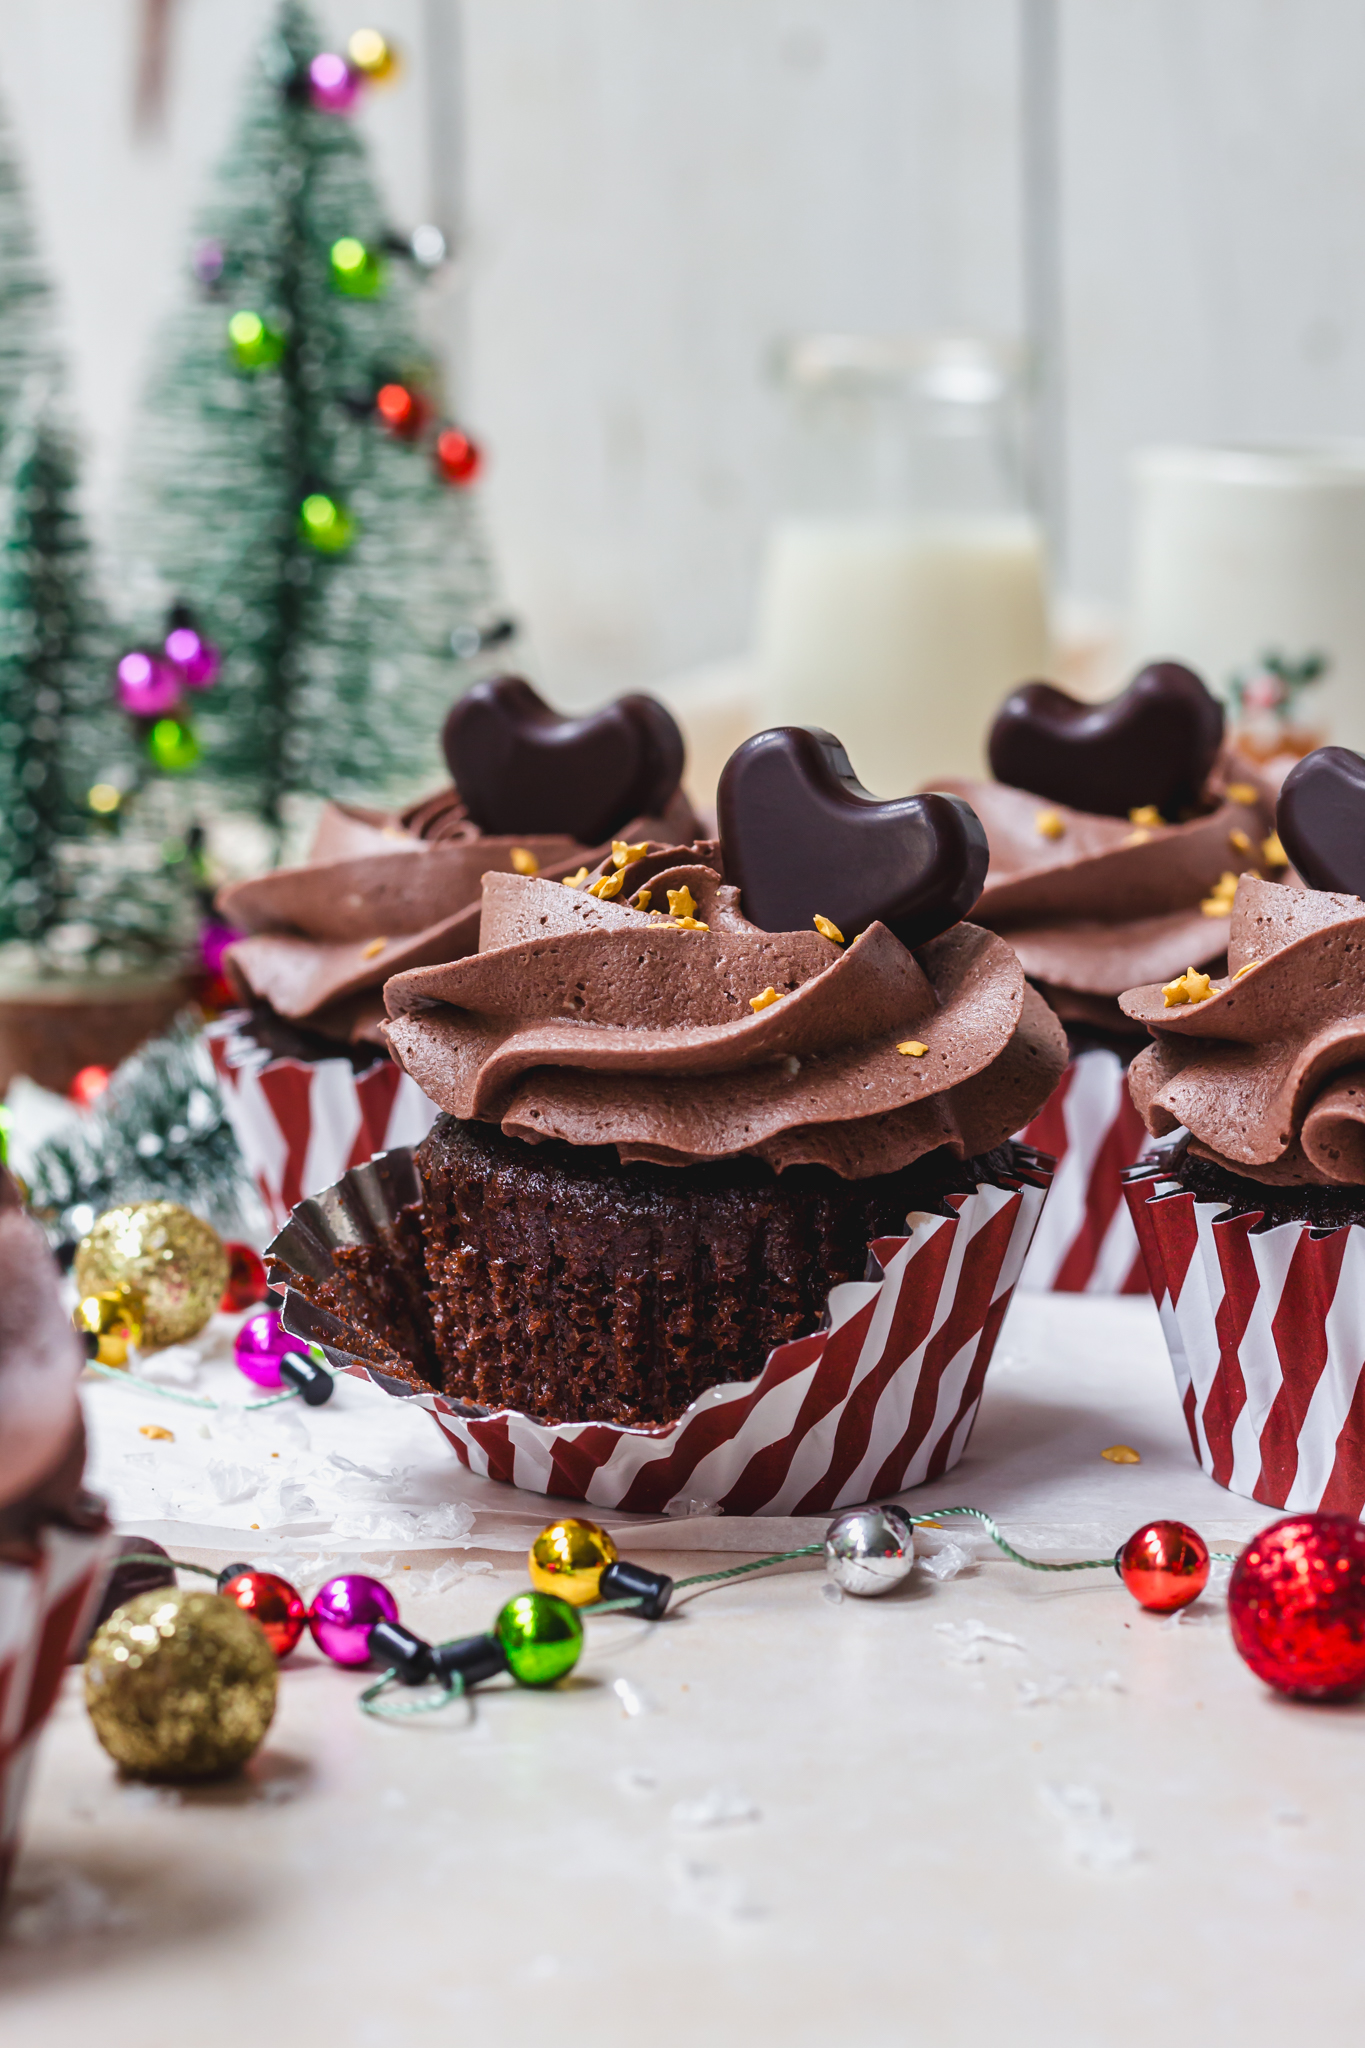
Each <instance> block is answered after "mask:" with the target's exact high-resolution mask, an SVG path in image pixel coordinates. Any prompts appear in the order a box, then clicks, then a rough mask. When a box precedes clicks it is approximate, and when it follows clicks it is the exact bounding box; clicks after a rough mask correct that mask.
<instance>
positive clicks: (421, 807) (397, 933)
mask: <svg viewBox="0 0 1365 2048" xmlns="http://www.w3.org/2000/svg"><path fill="white" fill-rule="evenodd" d="M622 705H624V706H626V707H628V708H627V711H626V712H625V713H623V712H622ZM641 705H645V706H646V707H647V709H646V710H645V711H643V712H641V711H640V710H639V709H638V707H639V706H641ZM632 706H634V707H636V709H635V710H634V711H631V710H630V709H629V707H632ZM490 724H491V726H492V727H493V728H494V731H495V734H496V735H497V736H501V737H503V738H506V737H507V734H508V731H509V729H510V732H511V736H512V739H513V741H515V739H516V737H517V736H518V734H519V732H520V731H521V730H522V729H523V728H524V729H525V730H526V731H528V732H529V733H530V734H531V735H532V740H531V744H530V748H529V752H530V754H531V761H532V766H531V767H530V768H528V765H527V760H526V758H525V755H526V753H527V751H528V749H523V750H522V753H521V754H518V753H517V750H516V747H515V745H514V744H513V745H512V746H510V747H504V749H503V752H504V755H506V756H508V757H509V758H508V759H507V760H506V761H505V762H504V764H503V765H504V766H506V767H507V768H508V770H509V773H508V775H507V778H506V779H507V780H508V782H509V783H510V789H509V790H508V791H507V793H506V795H505V797H504V799H503V801H502V803H501V806H500V808H501V811H502V812H503V813H506V814H507V815H509V816H510V817H511V818H512V819H513V820H514V821H515V822H514V823H513V824H512V826H511V827H510V829H508V830H506V831H502V830H497V829H488V827H489V826H490V825H492V826H496V825H497V824H498V823H499V817H498V816H497V815H494V812H495V811H496V810H497V808H498V807H496V806H493V807H490V806H488V805H487V804H485V805H484V806H482V807H480V809H479V816H478V817H476V816H475V815H474V813H473V812H472V811H471V809H470V807H469V804H468V802H467V801H466V799H465V798H464V796H463V795H462V794H461V792H460V790H459V789H458V788H457V787H456V786H455V785H453V784H452V785H451V786H450V787H449V788H447V789H444V790H440V791H438V792H437V793H436V794H435V795H434V796H432V797H428V798H426V799H424V800H423V801H422V802H420V803H418V804H415V805H413V806H412V807H411V808H410V809H408V810H406V811H403V812H399V813H395V814H389V813H385V812H382V811H367V810H364V809H361V808H357V807H353V806H347V805H340V804H329V805H327V806H326V808H325V809H324V811H323V813H322V817H321V820H320V822H319V826H318V830H317V834H316V837H315V839H314V842H313V846H312V849H311V851H310V853H309V856H308V859H307V860H306V861H305V862H304V863H303V864H302V865H301V866H298V867H292V868H278V869H276V870H275V871H274V872H273V873H271V874H268V875H262V876H258V877H256V878H255V879H253V880H250V881H245V882H238V883H234V884H232V885H231V886H230V887H228V888H226V889H224V890H222V891H221V892H220V895H219V898H218V909H219V911H220V913H221V915H222V916H223V917H224V918H225V919H226V920H227V921H228V922H229V923H230V924H232V925H234V926H236V927H237V928H238V929H240V930H242V931H244V932H245V934H246V936H245V937H243V938H241V939H239V940H238V941H237V942H236V943H235V944H234V945H232V946H230V947H229V948H228V950H227V952H226V954H225V955H224V972H225V974H226V976H227V978H228V980H229V982H230V983H231V985H232V986H233V988H234V989H235V990H236V992H237V994H238V995H239V997H240V998H241V1001H242V1004H243V1010H242V1012H241V1013H240V1014H235V1015H234V1016H232V1017H231V1018H230V1019H229V1020H227V1021H226V1023H224V1024H223V1025H220V1026H217V1027H214V1029H213V1030H212V1031H211V1033H210V1049H211V1051H212V1052H213V1056H214V1061H215V1064H216V1066H217V1068H218V1071H219V1074H220V1077H221V1078H222V1080H223V1082H224V1085H225V1090H226V1097H227V1103H228V1109H229V1112H230V1114H231V1115H232V1118H233V1123H234V1128H235V1129H236V1133H237V1138H238V1142H239V1144H240V1145H241V1147H242V1150H243V1152H244V1154H245V1156H246V1159H247V1163H248V1166H249V1167H250V1169H251V1171H252V1173H253V1175H254V1177H255V1178H256V1181H257V1184H258V1186H259V1187H260V1190H261V1193H262V1196H263V1199H264V1200H265V1202H266V1205H267V1207H268V1209H269V1210H270V1212H271V1214H272V1215H273V1217H274V1218H275V1220H276V1221H277V1222H282V1221H283V1219H284V1217H285V1216H286V1215H287V1214H288V1212H289V1210H290V1209H291V1208H292V1207H293V1205H294V1203H295V1202H296V1201H298V1199H299V1198H300V1195H301V1194H304V1193H306V1192H308V1191H309V1186H310V1185H311V1186H321V1185H325V1183H326V1181H327V1180H328V1179H331V1178H334V1177H335V1174H336V1173H337V1172H340V1171H341V1170H342V1169H343V1168H344V1167H345V1166H346V1165H348V1164H349V1163H351V1161H352V1159H353V1158H368V1157H369V1156H370V1154H371V1153H372V1152H375V1151H378V1150H381V1149H383V1148H384V1147H385V1146H386V1145H392V1144H398V1143H403V1142H407V1141H409V1140H412V1139H415V1138H417V1137H420V1136H421V1134H422V1132H423V1131H424V1130H425V1129H426V1128H427V1126H428V1124H429V1123H430V1119H431V1116H432V1115H433V1114H434V1111H432V1110H431V1109H430V1107H429V1105H425V1104H424V1102H423V1099H422V1098H421V1096H420V1094H419V1093H418V1092H417V1091H416V1090H415V1089H413V1088H411V1087H409V1086H407V1085H405V1083H404V1080H403V1077H402V1076H401V1074H399V1073H398V1072H397V1070H396V1069H394V1068H393V1067H392V1065H391V1063H390V1060H389V1056H388V1051H387V1048H386V1046H385V1044H384V1042H383V1037H382V1033H381V1031H380V1028H379V1027H380V1025H381V1023H382V1021H383V1017H384V1004H383V996H382V989H383V984H384V982H385V981H386V980H387V979H388V978H389V976H391V975H393V974H395V973H397V972H399V971H401V970H403V969H406V968H412V967H418V966H422V965H424V964H426V963H429V962H437V961H443V960H453V959H458V958H460V957H461V956H462V955H463V954H466V953H469V952H472V951H473V949H474V947H475V945H476V944H477V941H478V925H479V891H480V883H481V880H482V877H483V875H484V874H485V873H488V872H505V873H522V874H529V875H535V874H545V875H547V876H549V877H551V878H552V879H553V878H556V877H559V876H562V875H568V874H570V873H573V872H575V871H581V872H583V873H584V874H586V873H587V871H588V868H589V867H590V866H591V865H592V864H593V863H595V862H596V861H597V860H599V859H600V858H601V856H602V855H603V854H604V853H606V852H607V851H608V846H607V844H605V843H603V840H602V838H601V837H598V838H596V839H592V840H584V839H580V838H578V837H575V836H574V834H573V833H572V832H571V831H566V830H561V829H558V828H559V825H560V823H561V821H567V822H568V823H570V824H573V823H580V824H585V825H586V826H589V827H592V828H594V829H596V828H597V827H599V826H600V825H601V824H602V821H603V820H604V819H605V820H607V831H606V837H607V839H610V837H611V836H613V835H614V833H615V831H616V828H617V827H618V826H619V828H620V829H621V831H622V832H623V833H624V834H625V836H626V837H627V838H628V839H633V840H636V841H638V840H639V839H640V838H641V837H642V836H643V837H650V836H658V835H660V834H662V835H664V836H666V837H669V838H672V837H675V836H677V834H678V833H679V832H681V833H683V834H684V835H687V834H690V833H691V832H692V831H694V830H695V829H696V821H695V819H694V818H693V816H692V812H691V809H690V807H689V805H688V803H687V800H686V798H685V797H684V796H683V795H682V793H681V791H680V789H679V788H678V776H679V774H680V772H681V768H682V741H681V738H680V736H679V735H678V734H677V729H676V727H675V726H674V725H673V723H672V720H671V719H670V718H669V716H668V713H667V712H666V711H664V710H663V708H662V706H659V705H654V704H652V703H650V701H649V700H646V699H623V700H621V701H620V703H618V704H617V705H615V706H611V707H609V708H608V710H607V711H605V712H602V713H599V714H598V715H597V717H596V718H595V719H588V720H577V721H573V720H567V719H557V718H556V717H555V716H554V714H553V713H552V712H550V711H548V709H547V707H546V706H544V705H543V704H542V703H541V701H540V699H539V698H538V697H536V695H535V693H534V691H532V690H531V689H530V687H529V685H528V684H525V683H523V682H520V681H519V680H518V679H516V678H514V677H502V678H500V679H499V680H498V681H496V682H492V683H485V684H480V685H478V686H476V688H475V689H474V690H472V691H470V692H469V694H468V695H467V696H466V697H464V698H462V699H461V700H460V702H459V704H457V705H456V707H455V709H454V710H453V711H452V713H451V716H450V719H449V720H448V721H447V729H446V751H447V755H448V757H449V760H450V765H451V766H452V767H455V766H457V765H458V764H460V763H461V762H462V761H463V759H464V757H465V754H466V751H467V736H468V733H469V732H470V731H471V730H472V731H473V733H474V736H475V739H476V741H477V740H478V739H479V737H480V736H483V737H484V738H485V740H486V738H487V728H488V727H489V726H490ZM640 728H643V729H644V733H645V737H644V740H643V741H642V742H641V743H640V744H639V745H638V746H637V747H636V748H635V750H634V752H632V751H631V749H630V746H629V744H627V745H626V746H625V748H624V750H623V749H622V747H621V746H620V745H619V744H618V745H617V746H616V748H615V750H614V751H613V749H612V746H611V742H612V740H613V739H615V740H617V741H619V740H620V737H621V732H622V730H623V729H624V732H625V736H626V740H627V742H629V741H630V740H631V739H632V738H634V737H635V735H636V733H637V730H638V729H640ZM585 733H586V735H587V741H586V744H587V745H588V750H589V753H590V752H591V743H592V742H593V741H594V739H596V740H598V741H601V742H603V743H604V748H603V750H604V760H603V762H602V764H601V772H600V774H598V775H596V776H594V774H593V772H592V763H591V760H590V759H589V760H588V761H587V763H586V765H585V764H584V763H583V762H581V761H579V762H576V763H575V766H576V767H577V768H578V770H579V773H578V776H577V783H576V787H577V791H578V803H577V808H576V809H575V807H574V806H573V805H572V804H570V805H568V806H567V807H566V806H565V804H564V802H563V800H562V794H561V793H560V792H559V791H558V790H557V789H556V788H555V787H554V786H551V787H549V788H545V787H538V786H537V784H536V778H535V775H534V772H533V767H534V761H535V758H536V756H535V753H534V747H535V742H536V740H537V739H538V740H539V742H540V752H541V754H545V753H549V754H554V753H555V749H556V748H559V749H560V750H562V749H563V748H564V746H565V744H566V742H570V743H574V744H576V745H577V746H578V748H579V749H580V750H581V749H582V748H583V746H584V745H585V740H584V735H585ZM673 742H676V744H673ZM557 758H558V757H557V756H556V764H557ZM482 765H483V764H482V762H478V761H476V763H475V766H476V769H477V768H480V767H482ZM484 779H485V780H486V781H487V780H491V778H488V777H485V778H484ZM549 779H550V781H551V783H552V785H553V784H554V782H555V781H557V780H560V779H562V778H561V777H551V778H549ZM642 798H643V799H645V800H646V801H652V802H654V803H656V804H657V807H658V811H659V815H658V816H657V817H651V816H645V815H641V814H639V813H638V812H637V810H636V809H635V808H634V805H635V804H637V803H638V802H639V801H640V800H641V799H642ZM528 799H529V801H528ZM537 812H539V817H540V819H541V820H543V821H544V829H541V828H540V826H539V824H538V818H537ZM315 1098H316V1099H315Z"/></svg>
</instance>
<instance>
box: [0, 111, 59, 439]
mask: <svg viewBox="0 0 1365 2048" xmlns="http://www.w3.org/2000/svg"><path fill="white" fill-rule="evenodd" d="M51 323H52V294H51V291H50V289H49V287H48V282H47V279H46V277H45V276H44V275H43V272H42V270H41V268H40V267H39V263H38V253H37V247H36V245H35V242H34V237H33V226H32V222H31V221H30V219H29V211H28V201H27V197H26V195H25V192H24V186H23V180H22V178H21V177H20V175H19V169H18V166H17V164H16V163H15V160H14V156H13V153H12V150H11V138H10V130H9V124H8V122H7V121H6V120H5V118H4V116H3V114H0V438H3V436H4V435H5V434H6V433H7V432H8V430H9V427H10V424H11V422H12V421H13V420H14V418H15V415H16V413H17V412H18V410H19V404H20V400H21V398H22V397H23V395H24V392H25V389H26V387H27V386H28V385H29V383H30V381H31V380H32V379H33V378H34V377H35V376H38V377H40V378H47V377H49V376H50V375H51V373H52V367H53V358H52V344H51Z"/></svg>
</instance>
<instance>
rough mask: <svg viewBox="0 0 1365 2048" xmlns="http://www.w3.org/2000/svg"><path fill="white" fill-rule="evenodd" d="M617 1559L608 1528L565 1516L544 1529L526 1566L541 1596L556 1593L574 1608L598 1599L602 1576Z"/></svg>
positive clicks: (532, 1582)
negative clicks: (600, 1527) (601, 1527)
mask: <svg viewBox="0 0 1365 2048" xmlns="http://www.w3.org/2000/svg"><path fill="white" fill-rule="evenodd" d="M616 1559H617V1550H616V1545H615V1544H614V1543H613V1542H612V1540H611V1538H610V1536H608V1534H607V1532H606V1530H605V1529H599V1528H598V1526H597V1524H596V1522H583V1521H580V1520H579V1518H578V1516H577V1515H565V1516H563V1517H562V1519H561V1520H559V1521H558V1522H551V1524H550V1526H549V1528H548V1529H542V1530H541V1532H540V1534H539V1536H537V1538H536V1540H535V1542H534V1543H533V1544H532V1545H531V1550H530V1554H529V1556H528V1557H527V1560H526V1565H527V1569H528V1571H529V1572H530V1575H531V1584H532V1585H533V1586H534V1587H535V1589H536V1591H537V1592H538V1593H557V1594H558V1595H559V1597H560V1599H561V1600H567V1601H568V1602H569V1603H570V1605H571V1606H574V1607H586V1606H587V1605H588V1604H589V1602H590V1601H593V1600H595V1599H596V1598H597V1592H598V1586H599V1584H600V1582H601V1578H602V1574H603V1572H604V1571H605V1570H606V1568H607V1566H608V1565H609V1564H615V1563H616Z"/></svg>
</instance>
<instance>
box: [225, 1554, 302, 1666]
mask: <svg viewBox="0 0 1365 2048" xmlns="http://www.w3.org/2000/svg"><path fill="white" fill-rule="evenodd" d="M218 1590H219V1592H220V1593H221V1594H222V1596H223V1598H224V1599H225V1600H235V1601H236V1603H237V1605H238V1606H239V1607H240V1608H241V1610H242V1612H243V1613H244V1614H249V1615H250V1616H251V1618H252V1620H253V1621H259V1623H260V1624H261V1627H262V1628H263V1629H264V1630H265V1637H266V1641H267V1642H268V1643H269V1645H270V1647H271V1649H272V1650H273V1651H274V1652H275V1655H276V1657H277V1658H279V1659H281V1660H283V1659H284V1658H285V1657H287V1656H288V1655H289V1652H290V1651H291V1650H292V1649H293V1648H294V1647H295V1646H296V1644H297V1643H298V1640H299V1637H300V1636H301V1635H302V1634H303V1629H304V1623H305V1622H306V1621H307V1619H308V1611H307V1609H306V1608H305V1606H304V1604H303V1600H302V1597H301V1596H300V1595H299V1594H298V1593H296V1592H295V1590H294V1588H293V1587H292V1586H291V1585H290V1583H289V1581H288V1579H281V1578H278V1577H277V1576H276V1575H275V1573H274V1572H255V1571H247V1572H238V1573H237V1575H236V1577H235V1578H231V1579H228V1580H226V1581H225V1582H224V1583H223V1584H222V1585H221V1586H220V1587H219V1588H218Z"/></svg>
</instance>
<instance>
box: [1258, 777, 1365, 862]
mask: <svg viewBox="0 0 1365 2048" xmlns="http://www.w3.org/2000/svg"><path fill="white" fill-rule="evenodd" d="M1275 830H1276V831H1277V832H1278V833H1279V835H1280V844H1281V845H1282V846H1283V848H1284V850H1285V852H1286V853H1287V854H1288V855H1289V858H1290V860H1291V861H1293V863H1294V866H1295V867H1296V868H1297V869H1298V871H1299V873H1300V874H1301V875H1302V876H1303V879H1304V881H1305V882H1307V884H1308V886H1309V888H1310V889H1337V890H1340V891H1341V892H1342V893H1343V894H1344V895H1346V896H1365V760H1362V759H1361V757H1360V755H1359V754H1353V753H1352V752H1351V749H1350V748H1349V747H1318V748H1317V749H1316V751H1315V752H1314V753H1311V754H1305V755H1304V757H1303V759H1302V760H1301V761H1296V762H1295V764H1294V766H1293V767H1292V768H1291V769H1290V771H1289V773H1288V774H1287V775H1286V776H1285V778H1284V784H1283V786H1282V788H1281V790H1280V798H1279V802H1278V803H1277V804H1276V806H1275Z"/></svg>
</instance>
